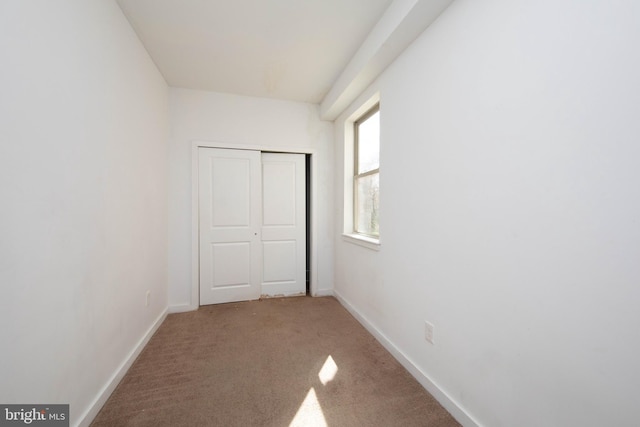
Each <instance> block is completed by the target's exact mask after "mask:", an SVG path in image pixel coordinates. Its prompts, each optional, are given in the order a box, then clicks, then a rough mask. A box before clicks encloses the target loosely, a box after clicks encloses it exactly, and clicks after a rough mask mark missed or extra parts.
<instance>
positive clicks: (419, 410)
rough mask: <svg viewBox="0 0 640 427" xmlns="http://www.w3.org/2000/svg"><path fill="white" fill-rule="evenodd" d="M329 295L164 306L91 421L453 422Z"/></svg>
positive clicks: (238, 423)
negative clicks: (170, 309)
mask: <svg viewBox="0 0 640 427" xmlns="http://www.w3.org/2000/svg"><path fill="white" fill-rule="evenodd" d="M457 425H459V424H458V423H457V422H456V421H455V420H454V419H453V418H452V417H451V415H449V414H448V413H447V412H446V411H445V410H444V409H443V408H442V406H440V404H438V402H436V401H435V400H434V399H433V397H431V395H429V393H427V392H426V391H425V390H424V388H422V386H420V384H419V383H418V382H417V381H416V380H415V379H414V378H413V377H412V376H411V375H410V374H409V373H408V372H407V371H406V370H405V369H404V368H403V367H402V366H401V365H400V364H399V363H398V362H397V361H396V360H395V359H394V358H393V357H392V356H391V355H390V354H389V353H388V352H387V351H386V350H385V349H384V348H383V347H382V346H381V345H380V344H379V343H378V342H377V341H376V340H375V338H373V336H371V335H370V334H369V333H368V332H367V331H366V330H365V329H364V328H363V327H362V326H361V325H360V324H359V323H358V322H357V321H356V320H355V319H354V318H353V317H352V316H351V315H350V314H349V313H348V312H347V311H346V310H345V309H344V308H343V307H342V306H341V305H340V303H338V302H337V301H336V300H335V299H334V298H310V297H298V298H281V299H267V300H261V301H251V302H242V303H232V304H221V305H212V306H206V307H200V309H199V310H198V311H195V312H190V313H180V314H171V315H169V316H167V319H166V320H165V321H164V323H163V324H162V325H161V326H160V328H159V329H158V331H157V332H156V334H155V335H154V336H153V337H152V339H151V340H150V342H149V344H148V345H147V346H146V347H145V349H144V350H143V351H142V353H141V354H140V356H139V357H138V359H137V360H136V361H135V363H134V364H133V366H132V367H131V369H130V370H129V372H128V373H127V374H126V375H125V377H124V379H123V380H122V381H121V383H120V384H119V385H118V387H117V389H116V390H115V391H114V393H113V394H112V396H111V397H110V399H109V400H108V401H107V403H106V404H105V406H104V407H103V408H102V410H101V411H100V413H99V414H98V416H97V417H96V419H95V420H94V422H93V424H92V426H94V427H102V426H330V427H333V426H367V427H369V426H404V427H406V426H457Z"/></svg>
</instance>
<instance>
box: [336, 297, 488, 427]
mask: <svg viewBox="0 0 640 427" xmlns="http://www.w3.org/2000/svg"><path fill="white" fill-rule="evenodd" d="M333 295H334V296H335V297H336V299H337V300H338V301H339V302H340V304H342V306H343V307H344V308H346V309H347V311H348V312H349V313H351V315H352V316H353V317H355V318H356V319H357V320H358V322H360V323H361V324H362V326H364V327H365V329H366V330H367V331H369V332H370V333H371V335H373V336H374V337H375V338H376V339H377V340H378V341H379V342H380V344H382V346H383V347H384V348H386V349H387V351H389V353H391V355H392V356H393V357H395V358H396V360H397V361H398V362H400V364H401V365H402V366H404V367H405V369H406V370H407V371H409V373H410V374H411V375H413V377H414V378H415V379H416V380H418V382H419V383H420V384H421V385H422V387H424V388H425V389H426V390H427V391H428V392H429V393H431V395H432V396H433V397H434V398H435V399H436V400H437V401H438V402H440V404H441V405H442V406H444V408H445V409H446V410H447V411H449V413H450V414H451V415H452V416H453V418H455V419H456V420H457V421H458V422H459V423H460V424H462V425H463V426H465V427H480V423H478V422H477V421H476V420H474V419H473V417H471V415H469V414H468V413H467V412H466V411H465V410H464V409H463V408H462V407H461V406H460V405H459V404H458V403H457V402H456V401H455V400H453V399H452V398H451V396H449V395H448V394H447V393H445V392H444V391H443V390H442V389H441V388H440V387H439V386H438V385H437V384H436V383H435V382H434V381H433V380H432V379H431V378H429V376H428V375H427V374H426V373H424V372H423V371H422V370H421V369H420V368H419V367H418V366H417V365H416V364H415V363H413V361H411V359H410V358H409V357H408V356H407V355H405V354H404V353H403V352H402V350H400V349H399V348H398V347H397V346H396V345H395V344H394V343H393V342H392V341H391V340H390V339H389V338H387V336H386V335H385V334H384V333H382V332H381V331H380V330H379V329H378V328H377V327H375V326H374V325H373V323H371V322H370V321H369V319H367V318H366V317H365V316H363V315H362V314H361V313H360V312H359V311H358V310H357V309H356V308H355V307H354V306H353V305H352V304H351V303H350V302H349V301H347V300H346V299H345V298H344V297H343V296H342V295H340V293H339V292H338V291H335V290H334V291H333Z"/></svg>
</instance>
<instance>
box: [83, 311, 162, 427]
mask: <svg viewBox="0 0 640 427" xmlns="http://www.w3.org/2000/svg"><path fill="white" fill-rule="evenodd" d="M166 317H167V309H165V310H164V311H163V312H162V313H161V314H160V316H158V318H157V319H156V321H155V322H153V324H152V325H151V327H150V328H149V329H148V330H147V332H146V333H145V334H144V336H143V337H142V338H141V339H140V341H138V344H136V346H135V347H134V348H133V350H131V353H129V356H127V358H126V359H125V360H124V362H122V364H121V365H120V366H119V367H118V369H117V370H116V372H114V374H113V375H112V376H111V379H110V380H109V381H108V382H107V384H106V385H105V386H104V387H103V388H102V390H100V392H99V393H98V396H97V397H96V398H95V400H94V401H93V403H91V405H90V406H89V409H87V410H86V411H85V413H84V414H82V416H81V417H80V421H79V422H78V424H76V425H77V426H78V427H87V426H88V425H89V424H91V422H92V421H93V419H94V418H95V417H96V415H98V412H100V409H102V406H104V404H105V402H106V401H107V399H109V396H111V393H113V391H114V390H115V389H116V387H117V386H118V384H119V383H120V381H121V380H122V378H123V377H124V375H125V374H126V373H127V371H128V370H129V368H130V367H131V365H133V362H134V361H135V360H136V358H137V357H138V356H139V355H140V353H141V352H142V349H143V348H144V346H145V345H147V343H148V342H149V340H150V339H151V337H152V336H153V334H154V333H155V332H156V331H157V330H158V328H159V327H160V325H161V324H162V322H163V321H164V319H165V318H166Z"/></svg>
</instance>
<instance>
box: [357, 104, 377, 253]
mask: <svg viewBox="0 0 640 427" xmlns="http://www.w3.org/2000/svg"><path fill="white" fill-rule="evenodd" d="M376 113H380V102H376V103H375V104H374V105H373V106H371V107H370V108H369V109H368V110H366V111H365V112H364V113H362V114H361V115H359V116H358V117H357V118H356V119H355V120H354V121H353V175H352V179H353V199H352V203H353V227H352V228H353V230H352V233H353V234H354V235H356V236H359V237H364V238H366V239H367V240H371V241H372V242H379V241H380V230H379V227H380V224H379V223H378V233H377V234H372V233H365V232H362V231H358V212H359V211H358V207H359V203H358V194H359V191H358V181H359V179H361V178H366V177H368V176H372V175H376V174H377V175H378V184H379V182H380V137H378V167H377V168H375V169H370V170H368V171H366V172H362V173H359V170H360V168H359V142H360V141H359V134H358V133H359V132H358V131H359V126H360V125H361V124H362V123H364V122H366V121H367V120H368V119H369V118H371V116H373V115H375V114H376Z"/></svg>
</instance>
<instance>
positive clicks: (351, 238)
mask: <svg viewBox="0 0 640 427" xmlns="http://www.w3.org/2000/svg"><path fill="white" fill-rule="evenodd" d="M342 240H343V241H344V242H349V243H353V244H354V245H359V246H364V247H365V248H368V249H372V250H374V251H379V250H380V239H376V238H375V237H370V236H366V235H364V234H358V233H345V234H343V235H342Z"/></svg>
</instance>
